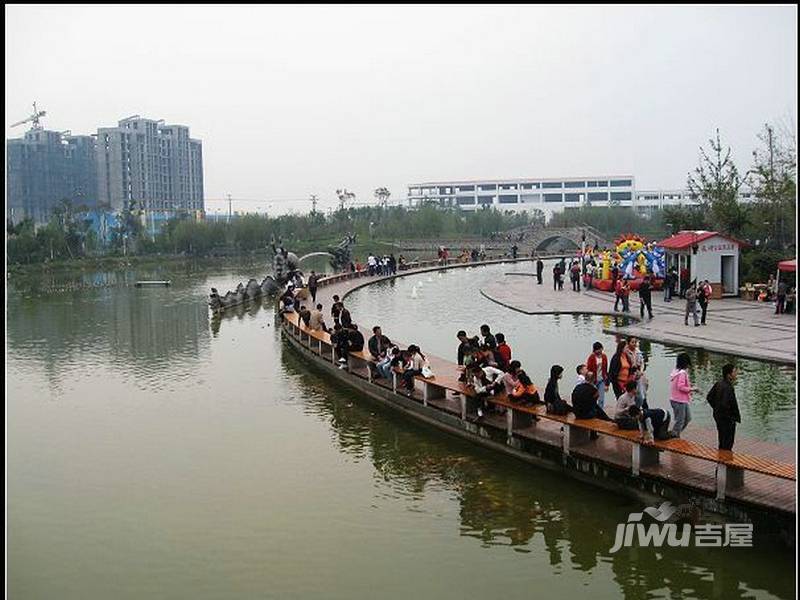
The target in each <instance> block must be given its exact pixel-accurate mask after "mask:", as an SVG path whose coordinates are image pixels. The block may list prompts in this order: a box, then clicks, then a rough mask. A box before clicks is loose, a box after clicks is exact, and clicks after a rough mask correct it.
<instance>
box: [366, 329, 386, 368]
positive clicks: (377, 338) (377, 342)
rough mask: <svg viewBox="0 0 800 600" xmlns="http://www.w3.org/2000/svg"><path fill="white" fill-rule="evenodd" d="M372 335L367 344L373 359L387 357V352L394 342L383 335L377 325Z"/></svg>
mask: <svg viewBox="0 0 800 600" xmlns="http://www.w3.org/2000/svg"><path fill="white" fill-rule="evenodd" d="M372 333H373V335H372V337H371V338H369V342H367V347H368V348H369V353H370V354H371V355H372V358H374V359H376V360H377V359H379V358H383V357H385V356H386V351H387V350H388V349H389V346H391V345H392V340H390V339H389V338H388V337H386V336H385V335H383V333H382V332H381V328H380V327H379V326H377V325H376V326H375V327H373V328H372Z"/></svg>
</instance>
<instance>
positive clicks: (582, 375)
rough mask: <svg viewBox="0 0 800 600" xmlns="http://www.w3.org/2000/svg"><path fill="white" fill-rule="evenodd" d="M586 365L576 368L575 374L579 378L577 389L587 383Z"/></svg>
mask: <svg viewBox="0 0 800 600" xmlns="http://www.w3.org/2000/svg"><path fill="white" fill-rule="evenodd" d="M586 370H587V369H586V365H578V366H577V367H575V372H576V373H577V374H578V376H577V377H576V378H575V387H578V386H579V385H580V384H582V383H586Z"/></svg>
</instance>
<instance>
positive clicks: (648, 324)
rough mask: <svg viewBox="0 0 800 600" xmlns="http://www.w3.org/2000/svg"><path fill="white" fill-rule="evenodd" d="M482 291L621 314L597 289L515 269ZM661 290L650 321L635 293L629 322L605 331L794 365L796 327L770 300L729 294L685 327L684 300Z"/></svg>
mask: <svg viewBox="0 0 800 600" xmlns="http://www.w3.org/2000/svg"><path fill="white" fill-rule="evenodd" d="M481 293H482V294H483V295H484V296H485V297H487V298H489V299H490V300H492V301H494V302H497V303H498V304H502V305H503V306H506V307H508V308H511V309H513V310H516V311H519V312H522V313H525V314H531V315H535V314H559V313H561V314H563V313H579V314H587V313H588V314H599V315H625V313H616V312H614V310H613V309H614V295H613V294H610V293H607V292H599V291H596V290H590V291H586V290H582V291H581V292H580V293H578V292H573V291H572V290H571V289H570V287H569V283H568V282H565V283H564V289H563V290H562V291H560V292H559V291H554V290H553V282H552V278H550V279H549V280H548V278H547V277H546V276H545V278H544V281H543V283H542V285H537V284H536V278H535V277H534V276H533V275H532V274H523V273H514V274H506V276H505V277H504V278H503V279H502V280H500V281H498V282H495V283H493V284H491V285H489V286H487V287H486V288H484V289H482V290H481ZM663 298H664V295H663V293H662V292H655V293H654V294H653V315H654V318H653V319H652V320H648V319H646V318H645V319H644V320H640V319H639V296H638V294H636V293H635V292H634V293H632V294H631V297H630V308H631V313H629V314H627V315H625V316H629V317H631V318H632V319H633V322H631V323H629V324H628V325H622V326H616V325H613V326H611V327H608V328H606V329H604V331H605V332H606V333H618V334H620V335H635V336H637V337H640V338H644V339H648V340H653V341H656V342H663V343H666V344H673V345H678V346H685V347H690V348H703V349H705V350H708V351H711V352H719V353H722V354H732V355H735V356H743V357H747V358H755V359H758V360H768V361H775V362H779V363H784V364H791V365H796V364H797V350H796V345H797V343H796V341H797V325H796V321H795V315H776V314H774V313H775V308H774V306H773V305H772V304H764V303H762V302H752V301H747V300H740V299H738V298H730V299H723V300H712V301H711V303H710V304H709V307H708V316H707V319H706V323H707V325H705V326H700V327H694V325H693V324H692V320H691V318H690V319H689V323H690V324H689V326H686V325H684V323H683V316H684V310H685V302H684V301H683V300H681V299H680V298H675V299H673V301H672V302H664V299H663Z"/></svg>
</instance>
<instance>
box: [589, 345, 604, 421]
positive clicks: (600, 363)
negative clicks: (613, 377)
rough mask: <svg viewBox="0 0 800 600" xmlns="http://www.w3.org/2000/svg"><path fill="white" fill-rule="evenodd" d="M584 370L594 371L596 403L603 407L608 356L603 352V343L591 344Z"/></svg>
mask: <svg viewBox="0 0 800 600" xmlns="http://www.w3.org/2000/svg"><path fill="white" fill-rule="evenodd" d="M586 370H587V371H588V372H590V373H594V379H595V381H596V382H597V392H598V393H599V397H598V398H597V405H598V406H599V407H600V408H603V407H604V405H605V397H606V390H607V389H608V385H609V380H608V357H607V356H606V354H605V352H603V344H601V343H600V342H595V343H594V344H592V353H591V354H590V355H589V358H587V359H586Z"/></svg>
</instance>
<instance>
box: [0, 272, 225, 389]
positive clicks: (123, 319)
mask: <svg viewBox="0 0 800 600" xmlns="http://www.w3.org/2000/svg"><path fill="white" fill-rule="evenodd" d="M174 296H175V294H174V290H166V289H165V290H147V291H145V292H142V290H137V289H135V288H122V289H120V288H111V289H99V290H94V289H91V290H86V291H80V292H73V293H68V294H55V295H45V296H40V297H36V298H34V299H22V298H20V297H19V295H16V294H15V295H12V297H11V298H10V299H9V311H13V312H14V313H15V314H14V318H13V319H10V320H9V323H8V352H9V354H11V355H16V356H19V357H21V358H24V359H30V360H36V361H41V363H42V364H43V367H44V370H45V371H46V372H47V373H48V375H49V376H50V378H51V380H52V379H53V378H56V379H57V378H58V376H59V374H60V373H61V372H62V370H63V369H67V368H70V366H69V365H73V366H74V365H75V364H76V363H80V362H83V363H84V364H85V365H86V366H87V367H91V366H92V365H102V364H109V365H113V368H114V369H117V370H121V371H123V372H128V371H132V372H133V373H135V374H142V373H145V374H152V373H157V372H161V371H165V370H176V369H181V370H187V369H189V370H190V369H193V368H195V366H196V365H197V364H198V362H199V360H198V358H199V357H200V355H201V354H204V353H205V352H207V351H208V348H209V344H210V335H209V332H208V308H207V306H206V305H205V304H204V303H203V302H202V301H198V299H197V298H196V297H192V296H187V297H185V298H181V299H177V300H176V299H174Z"/></svg>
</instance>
